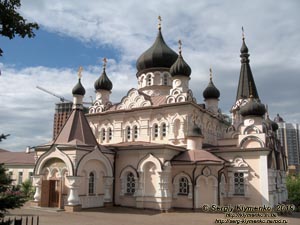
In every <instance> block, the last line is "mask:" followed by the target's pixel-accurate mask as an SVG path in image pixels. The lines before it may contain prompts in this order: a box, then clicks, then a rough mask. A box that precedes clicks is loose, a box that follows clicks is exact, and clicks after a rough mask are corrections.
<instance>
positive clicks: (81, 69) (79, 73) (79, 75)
mask: <svg viewBox="0 0 300 225" xmlns="http://www.w3.org/2000/svg"><path fill="white" fill-rule="evenodd" d="M82 71H83V68H82V66H80V67H79V68H78V78H79V79H81V77H82V74H81V73H82Z"/></svg>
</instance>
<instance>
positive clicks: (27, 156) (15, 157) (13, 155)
mask: <svg viewBox="0 0 300 225" xmlns="http://www.w3.org/2000/svg"><path fill="white" fill-rule="evenodd" d="M0 163H4V164H6V165H28V166H29V165H32V166H34V164H35V162H34V153H25V152H9V151H1V152H0Z"/></svg>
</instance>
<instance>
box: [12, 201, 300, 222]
mask: <svg viewBox="0 0 300 225" xmlns="http://www.w3.org/2000/svg"><path fill="white" fill-rule="evenodd" d="M10 213H11V214H15V215H20V214H23V215H39V216H40V225H102V224H103V225H160V224H162V225H177V224H178V225H202V224H204V225H206V224H218V223H215V221H216V219H225V216H224V214H215V213H202V212H191V211H186V210H185V211H183V210H179V211H174V212H169V213H159V212H157V211H154V210H140V209H132V208H123V207H111V208H97V209H91V210H84V211H81V212H75V213H68V212H64V211H60V212H56V211H54V210H41V209H34V208H30V207H26V206H25V207H23V208H21V209H15V210H12V211H10ZM275 219H276V220H277V221H274V222H280V223H276V224H288V225H299V224H300V213H293V215H291V216H288V217H277V218H275ZM247 220H249V218H248V219H247ZM273 220H274V219H273ZM279 220H281V221H279ZM283 220H286V221H283ZM220 222H221V221H220ZM228 222H229V221H228ZM248 222H249V221H248ZM282 222H287V223H282ZM219 224H221V223H219ZM223 224H238V223H237V220H235V221H234V220H231V223H223ZM240 224H242V223H240ZM244 224H245V223H244ZM248 224H262V223H258V222H257V221H250V222H249V223H248Z"/></svg>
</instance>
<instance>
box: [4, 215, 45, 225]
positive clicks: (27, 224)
mask: <svg viewBox="0 0 300 225" xmlns="http://www.w3.org/2000/svg"><path fill="white" fill-rule="evenodd" d="M39 222H40V217H39V216H36V215H5V217H4V218H3V219H0V225H39Z"/></svg>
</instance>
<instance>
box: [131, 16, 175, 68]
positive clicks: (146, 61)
mask: <svg viewBox="0 0 300 225" xmlns="http://www.w3.org/2000/svg"><path fill="white" fill-rule="evenodd" d="M159 18H160V17H159ZM177 57H178V55H177V53H176V52H174V51H173V50H172V49H171V48H170V47H169V46H168V45H167V44H166V43H165V41H164V38H163V36H162V34H161V26H160V23H159V27H158V34H157V37H156V40H155V42H154V44H153V45H152V46H151V47H150V48H149V49H148V50H146V51H145V52H144V53H143V54H142V55H141V56H140V57H139V58H138V60H137V62H136V68H137V71H138V73H140V72H141V71H143V70H146V69H150V68H168V69H169V68H170V67H171V66H172V65H173V64H174V62H175V61H176V59H177Z"/></svg>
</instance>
